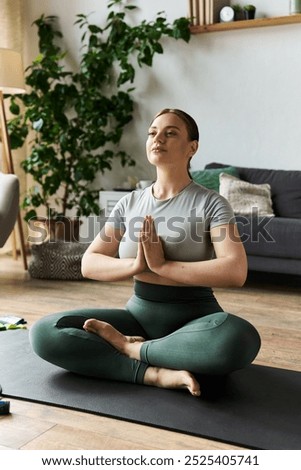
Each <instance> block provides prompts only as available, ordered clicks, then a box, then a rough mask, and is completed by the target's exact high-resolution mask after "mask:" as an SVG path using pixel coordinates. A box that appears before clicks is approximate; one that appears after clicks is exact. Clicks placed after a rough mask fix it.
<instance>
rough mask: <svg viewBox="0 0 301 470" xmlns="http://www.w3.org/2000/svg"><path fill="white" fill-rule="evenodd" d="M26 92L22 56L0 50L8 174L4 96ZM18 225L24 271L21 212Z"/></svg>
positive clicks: (8, 160)
mask: <svg viewBox="0 0 301 470" xmlns="http://www.w3.org/2000/svg"><path fill="white" fill-rule="evenodd" d="M24 92H25V83H24V73H23V63H22V57H21V54H19V53H18V52H17V51H13V50H11V49H2V48H1V49H0V121H1V141H2V154H3V167H5V168H4V170H5V172H6V173H11V174H14V173H15V170H14V163H13V159H12V154H11V145H10V139H9V134H8V125H7V118H6V113H5V106H4V94H10V95H17V94H20V93H21V94H22V93H24ZM17 225H18V231H19V237H20V244H21V252H22V258H23V265H24V269H25V270H27V259H26V249H25V241H24V234H23V227H22V218H21V214H20V211H19V212H18V215H17ZM12 240H13V252H14V253H16V251H17V250H16V246H15V238H14V234H13V238H12Z"/></svg>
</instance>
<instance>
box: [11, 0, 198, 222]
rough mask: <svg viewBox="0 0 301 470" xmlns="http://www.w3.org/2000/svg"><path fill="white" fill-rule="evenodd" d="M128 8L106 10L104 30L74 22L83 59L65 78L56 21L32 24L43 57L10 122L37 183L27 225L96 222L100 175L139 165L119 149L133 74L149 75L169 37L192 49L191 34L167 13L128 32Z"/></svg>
mask: <svg viewBox="0 0 301 470" xmlns="http://www.w3.org/2000/svg"><path fill="white" fill-rule="evenodd" d="M126 3H127V2H126V1H125V0H113V1H110V2H109V3H108V9H109V13H108V16H107V19H106V23H105V25H104V26H99V25H95V24H91V23H90V22H89V21H88V17H87V16H86V15H83V14H79V15H77V19H76V21H75V25H76V27H78V28H79V29H80V30H81V31H82V35H81V51H82V55H81V61H80V65H79V68H78V70H77V71H75V72H73V71H70V70H66V58H67V54H66V53H65V52H64V51H63V50H62V48H61V43H62V41H63V36H62V33H61V32H60V31H59V30H58V29H57V27H56V17H54V16H48V17H45V16H44V15H42V16H41V17H40V18H38V19H37V20H36V21H35V22H34V25H35V26H36V27H37V30H38V38H39V54H38V56H37V57H36V58H35V60H34V61H33V63H32V64H31V65H30V66H29V67H28V68H27V69H26V84H27V85H28V86H29V88H30V92H29V93H28V94H24V95H21V98H20V97H18V98H17V97H16V96H12V97H11V105H10V111H11V113H12V114H13V115H14V117H13V118H12V119H11V121H10V122H9V132H10V138H11V145H12V148H18V147H20V146H21V145H23V143H24V141H25V139H26V138H27V137H28V139H29V144H30V153H29V155H28V156H27V158H26V159H25V160H24V161H23V162H22V163H21V165H22V168H23V169H24V171H25V172H26V173H28V174H30V175H31V176H32V178H33V180H34V182H35V183H37V184H35V185H34V186H33V188H30V189H29V191H28V194H26V196H25V198H24V201H23V208H25V209H26V212H27V213H26V216H25V218H26V220H29V219H30V218H31V217H33V216H35V215H36V209H37V208H38V207H40V206H44V207H45V209H46V213H47V214H49V213H50V214H51V216H52V217H58V216H62V215H63V216H65V215H67V213H68V211H69V210H71V209H73V210H74V209H75V210H76V215H77V216H88V215H90V214H93V213H94V214H97V213H98V212H99V207H98V204H97V201H98V192H99V189H98V188H97V189H91V186H92V183H93V182H94V180H95V178H96V176H97V174H98V173H99V172H100V173H103V172H104V171H105V170H111V169H112V163H113V161H114V160H115V159H119V160H120V162H121V164H122V165H123V166H131V165H134V164H135V162H134V160H133V159H132V157H131V156H130V155H128V154H127V153H126V152H124V151H122V150H120V148H119V143H120V140H121V137H122V135H123V131H124V128H125V126H126V125H127V124H128V123H129V122H130V121H131V120H132V117H133V107H134V102H133V98H132V93H133V90H134V87H133V84H134V80H135V73H136V69H135V67H137V66H138V67H143V66H149V67H151V66H152V64H153V58H154V56H155V55H156V54H162V53H163V46H162V44H161V40H162V39H163V38H164V37H169V38H172V39H175V40H178V39H182V40H184V41H186V42H188V41H189V39H190V30H189V21H188V19H186V18H179V19H177V20H175V21H174V22H173V23H172V24H169V23H168V21H167V19H166V17H165V15H164V13H163V12H160V13H157V15H156V18H155V20H154V21H151V22H147V21H142V22H141V23H140V24H138V25H135V26H131V25H130V23H129V22H128V20H127V17H128V16H130V14H131V12H132V11H133V10H135V9H136V6H134V5H126ZM20 99H21V102H22V106H20V103H19V100H20ZM37 188H39V189H37ZM53 202H55V208H53V207H52V205H53Z"/></svg>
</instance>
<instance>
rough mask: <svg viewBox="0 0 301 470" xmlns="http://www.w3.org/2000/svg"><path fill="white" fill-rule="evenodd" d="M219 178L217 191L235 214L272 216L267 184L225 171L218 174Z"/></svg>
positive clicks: (269, 188) (269, 192) (269, 189)
mask: <svg viewBox="0 0 301 470" xmlns="http://www.w3.org/2000/svg"><path fill="white" fill-rule="evenodd" d="M219 180H220V189H219V192H220V194H221V195H222V196H224V197H225V198H226V199H227V200H228V201H229V203H230V204H231V206H232V208H233V211H234V213H235V214H243V215H253V216H254V215H261V216H266V217H273V216H274V212H273V208H272V199H271V186H270V185H269V184H252V183H248V182H247V181H242V180H240V179H239V178H235V176H231V175H227V174H225V173H221V174H220V177H219Z"/></svg>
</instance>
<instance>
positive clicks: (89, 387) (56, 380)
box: [0, 330, 301, 450]
mask: <svg viewBox="0 0 301 470" xmlns="http://www.w3.org/2000/svg"><path fill="white" fill-rule="evenodd" d="M0 357H1V363H0V364H1V366H0V384H1V386H2V394H3V396H5V397H11V398H19V399H24V400H29V401H33V402H39V403H46V404H48V405H55V406H60V407H65V408H72V409H76V410H80V411H84V412H89V413H95V414H100V415H103V416H108V417H112V418H117V419H124V420H127V421H132V422H136V423H141V424H145V425H150V426H155V427H158V428H164V429H169V430H172V431H178V432H182V433H186V434H191V435H195V436H199V437H204V438H208V439H213V440H218V441H223V442H227V443H230V444H235V445H241V446H243V447H247V448H250V449H268V450H272V449H279V450H280V449H281V450H282V449H284V450H291V449H301V373H299V372H294V371H288V370H283V369H277V368H271V367H263V366H257V365H251V366H250V367H248V368H246V369H244V370H241V371H237V372H234V373H233V374H231V375H230V376H229V377H228V378H226V379H223V380H222V379H219V380H213V379H210V378H208V377H203V378H200V380H201V385H202V390H203V394H202V397H201V398H196V397H192V396H191V395H189V393H188V392H187V391H184V390H164V389H158V388H155V387H148V386H143V385H134V384H126V383H119V382H109V381H102V380H99V379H93V378H86V377H82V376H78V375H75V374H72V373H69V372H66V371H64V370H62V369H60V368H58V367H55V366H53V365H51V364H48V363H47V362H45V361H43V360H42V359H40V358H39V357H37V356H36V355H35V354H34V353H33V352H32V350H31V347H30V344H29V341H28V332H27V331H24V330H15V331H6V332H0ZM11 411H12V412H13V408H12V410H11ZM0 444H1V443H0Z"/></svg>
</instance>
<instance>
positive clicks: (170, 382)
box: [144, 366, 201, 397]
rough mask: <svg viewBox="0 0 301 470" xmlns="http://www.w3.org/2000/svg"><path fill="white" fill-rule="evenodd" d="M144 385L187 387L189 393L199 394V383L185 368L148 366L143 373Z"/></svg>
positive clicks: (197, 395)
mask: <svg viewBox="0 0 301 470" xmlns="http://www.w3.org/2000/svg"><path fill="white" fill-rule="evenodd" d="M144 383H145V385H153V386H155V387H160V388H187V389H188V390H189V392H190V393H191V395H193V396H196V397H199V396H200V395H201V390H200V385H199V383H198V382H197V380H196V379H195V378H194V376H193V375H192V374H191V373H190V372H187V371H186V370H171V369H164V368H161V367H152V366H150V367H148V368H147V369H146V372H145V375H144Z"/></svg>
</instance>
